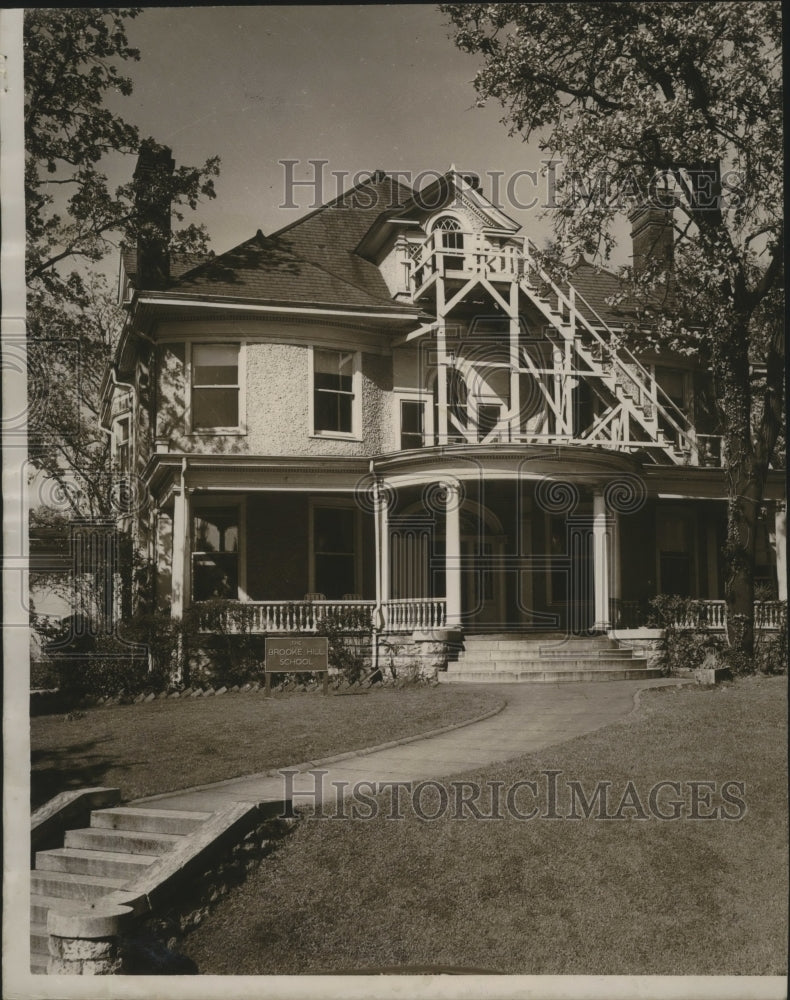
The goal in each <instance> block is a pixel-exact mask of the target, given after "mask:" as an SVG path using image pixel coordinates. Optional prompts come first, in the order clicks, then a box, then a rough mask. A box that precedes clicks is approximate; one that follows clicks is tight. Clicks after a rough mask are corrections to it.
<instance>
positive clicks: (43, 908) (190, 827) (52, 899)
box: [30, 806, 212, 974]
mask: <svg viewBox="0 0 790 1000" xmlns="http://www.w3.org/2000/svg"><path fill="white" fill-rule="evenodd" d="M211 816H212V813H208V812H185V811H182V810H176V809H148V808H137V807H134V806H126V807H125V806H116V807H114V808H111V809H94V810H93V811H92V812H91V818H90V826H89V827H86V828H84V829H81V830H68V831H67V832H66V836H65V840H64V846H63V847H58V848H54V849H53V850H48V851H37V852H36V863H35V869H34V870H33V871H32V872H31V873H30V971H31V972H33V973H39V974H45V973H46V971H47V964H48V961H49V937H48V934H47V913H48V912H49V910H50V909H52V908H53V907H55V908H56V907H57V905H58V902H59V901H60V900H63V899H68V900H70V901H77V903H84V905H85V908H86V910H89V909H90V907H91V903H92V902H93V901H95V900H97V899H101V898H102V897H103V896H106V895H107V894H108V893H111V892H114V891H115V890H116V889H123V888H124V887H125V886H126V885H127V884H128V883H129V882H131V881H133V880H136V879H137V878H138V877H139V876H140V875H141V874H142V873H143V872H144V871H145V870H146V869H147V868H148V867H149V866H150V865H152V864H153V863H154V862H155V861H156V860H157V858H158V857H159V856H160V855H162V854H165V853H166V852H168V851H172V850H173V849H174V848H175V847H176V846H178V845H180V844H181V843H182V842H183V840H184V838H185V837H186V836H188V835H189V834H191V833H192V832H193V831H195V830H196V829H197V828H198V827H199V826H200V825H201V824H202V823H204V822H205V821H206V820H208V819H209V818H210V817H211ZM70 908H71V909H73V907H71V906H70Z"/></svg>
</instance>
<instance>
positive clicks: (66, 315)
mask: <svg viewBox="0 0 790 1000" xmlns="http://www.w3.org/2000/svg"><path fill="white" fill-rule="evenodd" d="M80 285H81V290H80V294H79V296H76V297H74V296H73V295H72V297H65V296H56V295H53V293H52V292H51V291H50V290H49V289H43V290H42V289H33V290H32V291H31V292H30V295H29V302H28V324H27V333H28V372H29V387H30V392H29V403H30V406H29V416H28V438H29V442H30V459H31V463H32V465H33V467H34V468H35V469H36V470H39V475H38V476H37V482H36V484H35V485H36V486H37V489H35V490H34V494H33V495H34V500H38V501H39V503H40V504H41V505H43V506H45V507H49V508H51V509H52V510H53V511H54V512H57V513H58V514H60V516H61V517H64V518H70V517H86V518H91V519H94V520H97V519H107V518H111V517H112V516H113V515H114V514H117V513H118V510H116V509H115V508H116V506H117V498H115V497H114V496H113V494H112V470H111V457H112V451H111V447H110V438H109V435H108V433H107V431H106V430H105V429H104V428H103V427H102V425H101V421H100V409H101V384H102V378H103V376H104V373H105V371H106V370H107V366H108V365H109V363H110V361H111V358H112V351H113V348H114V346H115V344H116V342H117V337H118V334H119V332H120V328H121V321H122V318H123V317H122V314H121V311H120V310H119V309H118V306H117V302H116V300H115V296H114V295H113V294H112V292H111V291H110V290H109V288H108V287H107V282H106V280H105V279H104V278H103V277H102V276H92V277H87V278H86V279H84V280H82V279H81V281H80ZM42 473H43V475H42ZM34 506H37V504H35V503H34Z"/></svg>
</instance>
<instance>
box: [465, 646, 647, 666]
mask: <svg viewBox="0 0 790 1000" xmlns="http://www.w3.org/2000/svg"><path fill="white" fill-rule="evenodd" d="M632 656H633V650H632V649H564V650H559V649H557V650H547V651H541V650H539V649H517V648H514V649H469V650H464V651H463V652H461V653H459V654H458V662H459V663H463V662H464V661H466V660H493V661H498V662H500V663H501V662H505V661H507V660H533V661H534V662H536V663H546V662H555V661H557V662H561V661H563V660H590V661H592V662H594V661H596V660H630V659H631V657H632Z"/></svg>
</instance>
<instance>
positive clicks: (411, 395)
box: [393, 390, 435, 451]
mask: <svg viewBox="0 0 790 1000" xmlns="http://www.w3.org/2000/svg"><path fill="white" fill-rule="evenodd" d="M402 402H405V403H422V407H423V431H422V433H423V439H424V440H423V447H424V448H430V447H431V446H432V444H433V442H434V439H435V438H434V434H435V430H434V426H433V395H432V394H431V393H429V392H421V391H419V390H415V391H398V392H396V393H394V394H393V407H394V420H393V423H394V426H395V439H396V442H397V450H398V451H402V448H401V445H400V441H401V433H402V426H401V405H400V404H401V403H402Z"/></svg>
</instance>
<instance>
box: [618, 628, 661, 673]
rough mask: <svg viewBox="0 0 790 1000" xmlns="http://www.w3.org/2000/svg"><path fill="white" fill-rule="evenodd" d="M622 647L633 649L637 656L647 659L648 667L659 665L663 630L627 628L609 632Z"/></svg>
mask: <svg viewBox="0 0 790 1000" xmlns="http://www.w3.org/2000/svg"><path fill="white" fill-rule="evenodd" d="M609 635H610V636H611V638H612V639H616V640H617V641H618V643H619V644H620V645H621V646H622V647H623V649H633V651H634V653H635V654H636V655H637V656H644V657H645V658H646V659H647V665H648V667H649V668H651V669H652V668H654V667H660V666H661V662H660V661H661V656H662V654H663V652H664V630H663V629H660V628H629V629H617V630H612V631H611V632H609Z"/></svg>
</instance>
